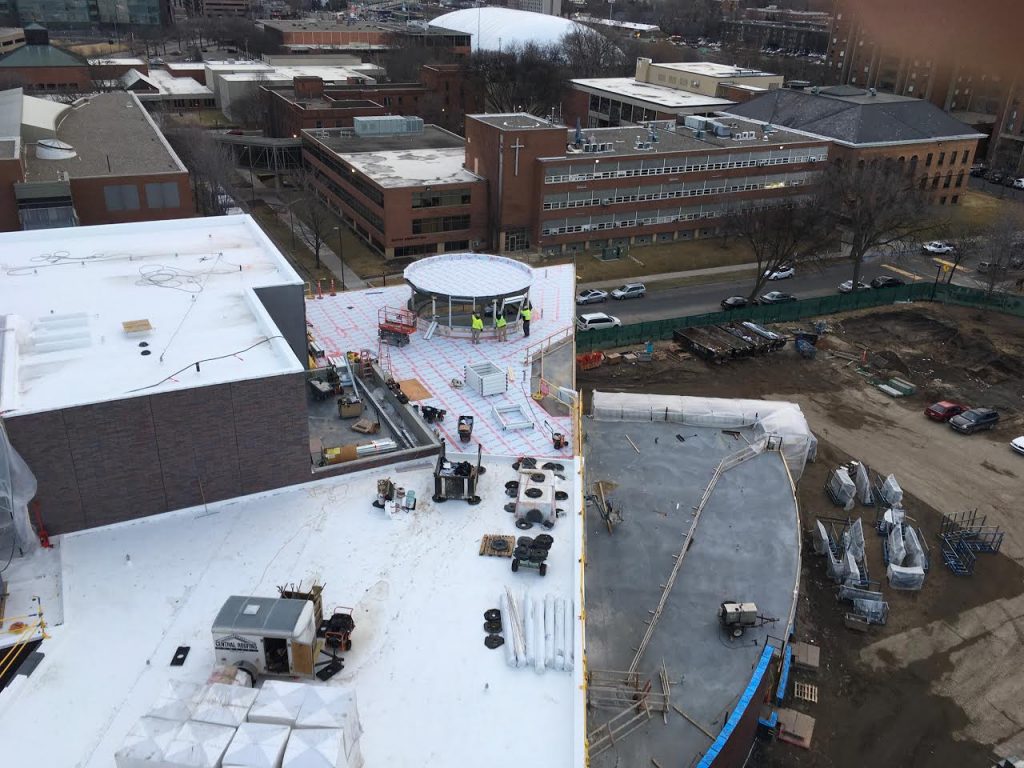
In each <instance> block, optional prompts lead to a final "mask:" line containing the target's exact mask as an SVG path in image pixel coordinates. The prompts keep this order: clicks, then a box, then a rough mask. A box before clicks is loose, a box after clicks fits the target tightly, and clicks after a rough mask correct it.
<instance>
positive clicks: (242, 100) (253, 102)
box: [230, 73, 268, 128]
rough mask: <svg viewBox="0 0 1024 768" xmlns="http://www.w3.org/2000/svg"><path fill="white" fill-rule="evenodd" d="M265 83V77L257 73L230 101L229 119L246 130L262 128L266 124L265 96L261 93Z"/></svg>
mask: <svg viewBox="0 0 1024 768" xmlns="http://www.w3.org/2000/svg"><path fill="white" fill-rule="evenodd" d="M266 82H267V78H266V75H264V74H263V73H258V74H257V76H256V79H255V80H253V81H252V82H251V83H249V85H248V87H247V88H246V89H245V91H244V92H243V93H242V94H241V95H240V96H238V97H237V98H234V99H232V100H231V106H230V112H231V117H232V118H234V119H235V120H237V121H238V122H239V123H241V124H242V125H243V126H245V127H246V128H263V127H264V126H265V125H266V124H267V112H268V109H267V96H266V94H264V92H263V85H264V84H265V83H266Z"/></svg>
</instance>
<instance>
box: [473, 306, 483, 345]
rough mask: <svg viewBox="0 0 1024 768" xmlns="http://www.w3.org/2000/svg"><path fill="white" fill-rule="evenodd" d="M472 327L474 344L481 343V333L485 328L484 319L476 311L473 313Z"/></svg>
mask: <svg viewBox="0 0 1024 768" xmlns="http://www.w3.org/2000/svg"><path fill="white" fill-rule="evenodd" d="M472 328H473V343H474V344H479V343H480V333H481V332H482V331H483V329H484V320H483V318H482V317H480V315H478V314H477V313H476V312H474V313H473V322H472Z"/></svg>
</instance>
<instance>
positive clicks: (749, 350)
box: [672, 322, 786, 363]
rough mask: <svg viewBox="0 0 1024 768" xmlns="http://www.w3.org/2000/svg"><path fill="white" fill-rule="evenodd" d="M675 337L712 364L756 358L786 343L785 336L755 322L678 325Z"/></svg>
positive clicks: (780, 347) (674, 333)
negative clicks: (702, 325)
mask: <svg viewBox="0 0 1024 768" xmlns="http://www.w3.org/2000/svg"><path fill="white" fill-rule="evenodd" d="M672 338H673V339H674V340H675V342H676V343H677V344H678V345H679V346H680V347H681V348H682V349H683V350H685V351H687V352H692V353H693V354H694V355H696V356H697V357H699V358H701V359H702V360H707V361H708V362H709V363H724V362H727V361H729V360H736V359H740V358H744V357H755V356H757V355H764V354H767V353H769V352H775V351H776V350H779V349H782V348H783V347H784V346H786V337H785V336H783V335H781V334H778V333H776V332H775V331H771V330H768V329H767V328H765V327H764V326H762V325H758V324H757V323H751V322H742V323H722V324H721V325H709V326H705V327H700V328H677V329H676V330H675V331H673V332H672Z"/></svg>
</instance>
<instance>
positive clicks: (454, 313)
mask: <svg viewBox="0 0 1024 768" xmlns="http://www.w3.org/2000/svg"><path fill="white" fill-rule="evenodd" d="M403 276H404V277H405V281H406V282H407V283H408V284H409V286H410V287H411V288H412V299H411V300H410V303H409V308H410V309H412V310H413V311H415V312H416V314H417V315H419V316H421V317H433V318H436V319H437V321H438V322H439V323H441V324H442V325H448V326H462V325H466V326H468V325H469V320H470V315H471V314H472V313H473V312H483V313H484V314H485V315H488V316H492V317H493V316H494V315H495V314H496V313H498V312H506V313H518V311H519V307H520V306H522V303H523V302H524V301H526V299H527V298H528V296H529V292H530V286H531V285H533V270H532V269H531V268H530V267H529V266H527V265H526V264H523V263H521V262H518V261H515V260H514V259H507V258H505V257H504V256H491V255H489V254H486V253H445V254H441V255H439V256H430V257H427V258H425V259H420V260H419V261H414V262H413V263H412V264H410V265H409V266H408V267H406V268H405V272H404V273H403Z"/></svg>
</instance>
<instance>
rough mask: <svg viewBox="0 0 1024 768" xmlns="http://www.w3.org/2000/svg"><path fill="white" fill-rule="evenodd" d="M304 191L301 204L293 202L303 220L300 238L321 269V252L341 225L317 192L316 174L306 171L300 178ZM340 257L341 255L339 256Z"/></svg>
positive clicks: (317, 266) (299, 228)
mask: <svg viewBox="0 0 1024 768" xmlns="http://www.w3.org/2000/svg"><path fill="white" fill-rule="evenodd" d="M297 181H298V182H299V185H300V188H301V190H302V193H301V196H300V197H299V200H301V201H302V202H301V203H296V202H293V205H295V209H296V215H297V216H298V217H299V219H300V220H301V223H300V224H299V227H298V230H299V237H300V238H302V242H304V243H305V244H306V245H308V246H309V249H310V250H311V251H312V252H313V258H314V259H315V260H316V268H317V269H320V250H321V248H323V246H324V243H325V242H326V241H327V238H328V237H330V235H331V232H333V231H334V229H335V228H336V227H337V226H338V225H340V224H341V222H340V221H339V220H338V219H337V217H336V216H335V215H334V214H333V213H332V212H331V211H330V210H329V209H328V208H327V206H325V205H324V204H323V202H321V200H320V197H319V196H318V195H317V192H316V174H315V173H314V172H312V171H309V170H305V171H303V172H301V173H300V174H299V176H298V179H297ZM339 255H340V254H339Z"/></svg>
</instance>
